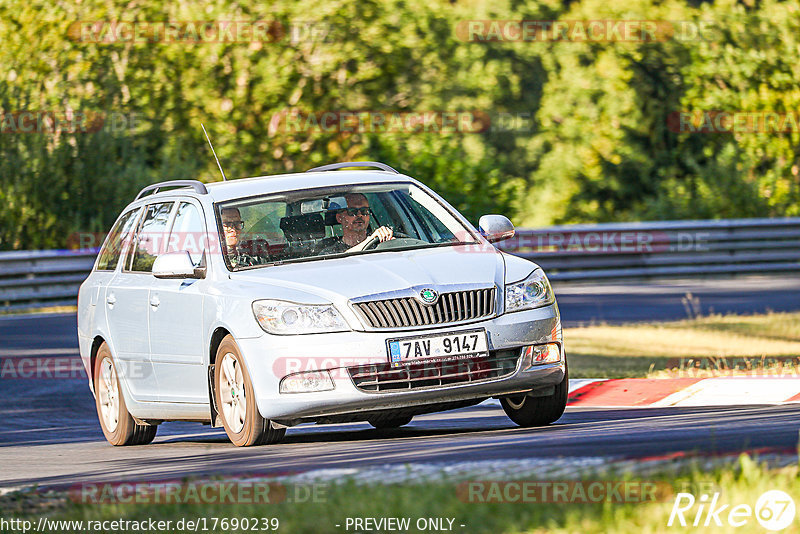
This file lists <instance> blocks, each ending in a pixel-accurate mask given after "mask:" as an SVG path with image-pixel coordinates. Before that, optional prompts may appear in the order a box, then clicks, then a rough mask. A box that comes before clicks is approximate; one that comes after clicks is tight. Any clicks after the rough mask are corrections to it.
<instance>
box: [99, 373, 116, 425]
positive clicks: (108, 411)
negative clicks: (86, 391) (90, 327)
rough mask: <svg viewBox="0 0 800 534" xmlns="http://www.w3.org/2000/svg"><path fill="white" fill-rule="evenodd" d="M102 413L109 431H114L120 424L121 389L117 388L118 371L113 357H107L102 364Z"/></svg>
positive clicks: (104, 423) (100, 390) (100, 394)
mask: <svg viewBox="0 0 800 534" xmlns="http://www.w3.org/2000/svg"><path fill="white" fill-rule="evenodd" d="M99 386H100V387H99V388H98V390H99V391H98V394H99V396H100V415H101V416H102V418H103V425H104V426H105V427H106V430H108V431H109V432H114V431H115V430H116V429H117V425H118V424H119V389H118V388H117V372H116V371H115V370H114V365H113V364H112V363H111V359H109V358H105V359H104V360H103V362H102V363H101V364H100V384H99Z"/></svg>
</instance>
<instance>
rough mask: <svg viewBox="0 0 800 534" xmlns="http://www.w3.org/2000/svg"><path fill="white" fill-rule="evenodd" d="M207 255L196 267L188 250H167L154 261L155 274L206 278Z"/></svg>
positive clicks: (172, 276)
mask: <svg viewBox="0 0 800 534" xmlns="http://www.w3.org/2000/svg"><path fill="white" fill-rule="evenodd" d="M204 265H205V255H204V256H203V260H201V262H200V267H195V266H194V263H192V257H191V255H189V252H188V251H186V250H179V251H177V252H167V253H165V254H162V255H160V256H159V257H157V258H156V261H155V262H153V276H155V277H156V278H178V279H183V278H205V277H206V268H205V267H204Z"/></svg>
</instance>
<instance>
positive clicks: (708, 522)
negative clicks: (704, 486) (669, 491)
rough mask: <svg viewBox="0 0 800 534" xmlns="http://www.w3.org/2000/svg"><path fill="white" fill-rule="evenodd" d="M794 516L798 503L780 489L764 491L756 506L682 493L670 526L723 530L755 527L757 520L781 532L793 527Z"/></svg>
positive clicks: (676, 502) (670, 519) (671, 516)
mask: <svg viewBox="0 0 800 534" xmlns="http://www.w3.org/2000/svg"><path fill="white" fill-rule="evenodd" d="M794 516H795V506H794V500H793V499H792V498H791V497H790V496H789V495H788V494H787V493H786V492H783V491H780V490H770V491H767V492H764V493H763V494H761V496H760V497H759V498H758V500H757V501H756V504H755V506H754V507H753V506H750V505H749V504H731V503H724V502H722V501H721V499H720V494H719V493H718V492H717V493H714V494H713V495H712V496H711V497H709V495H708V494H703V495H701V496H700V498H699V499H696V498H695V496H694V495H692V494H691V493H678V495H677V496H676V497H675V503H674V504H673V506H672V511H671V512H670V514H669V520H668V521H667V526H668V527H671V526H677V525H680V526H682V527H686V526H692V527H700V526H702V527H709V526H712V527H714V526H716V527H722V526H724V525H725V524H726V523H727V525H729V526H731V527H743V526H745V525H749V526H750V527H751V528H752V527H753V519H754V518H755V520H756V521H757V522H758V523H759V524H760V525H761V527H763V528H765V529H767V530H769V531H772V532H777V531H780V530H783V529H785V528H786V527H788V526H789V525H791V524H792V521H794ZM748 530H749V529H748Z"/></svg>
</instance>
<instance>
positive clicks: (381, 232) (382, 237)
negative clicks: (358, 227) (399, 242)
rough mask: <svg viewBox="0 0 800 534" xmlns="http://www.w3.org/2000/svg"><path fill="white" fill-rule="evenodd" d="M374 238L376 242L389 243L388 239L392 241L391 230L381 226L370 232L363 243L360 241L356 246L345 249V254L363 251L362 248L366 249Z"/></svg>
mask: <svg viewBox="0 0 800 534" xmlns="http://www.w3.org/2000/svg"><path fill="white" fill-rule="evenodd" d="M376 237H377V238H378V240H379V241H378V242H379V243H382V242H384V241H389V240H390V239H394V233H393V232H392V229H391V228H388V227H386V226H381V227H380V228H378V229H377V230H375V231H374V232H372V233H371V234H370V235H368V236H367V238H366V239H365V240H364V241H362V242H361V243H359V244H358V245H355V246H353V247H350V248H349V249H347V252H359V251H362V250H364V247H366V246H367V245H368V244H369V243H370V242H371V241H372V240H373V239H375V238H376Z"/></svg>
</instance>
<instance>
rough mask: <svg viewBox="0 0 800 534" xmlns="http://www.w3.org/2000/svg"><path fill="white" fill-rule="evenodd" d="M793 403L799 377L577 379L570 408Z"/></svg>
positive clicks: (493, 401)
mask: <svg viewBox="0 0 800 534" xmlns="http://www.w3.org/2000/svg"><path fill="white" fill-rule="evenodd" d="M792 402H800V378H794V377H777V376H774V377H772V376H735V377H716V378H608V379H606V378H575V379H571V380H570V381H569V398H568V400H567V405H568V406H575V407H597V408H600V407H642V408H659V407H661V408H663V407H669V406H736V405H748V404H785V403H792ZM484 404H488V405H495V406H499V404H500V403H499V401H497V400H496V399H491V400H489V401H486V402H485V403H484Z"/></svg>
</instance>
